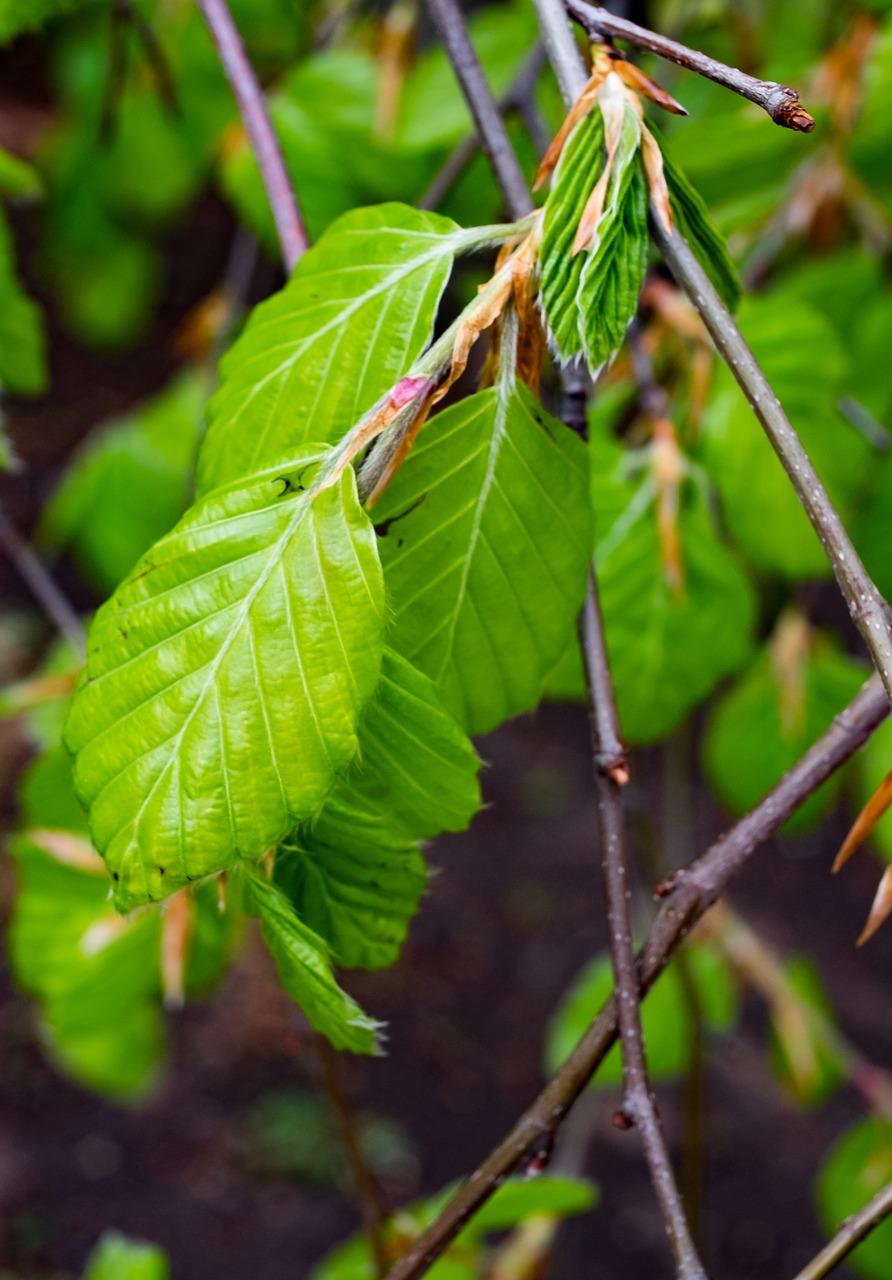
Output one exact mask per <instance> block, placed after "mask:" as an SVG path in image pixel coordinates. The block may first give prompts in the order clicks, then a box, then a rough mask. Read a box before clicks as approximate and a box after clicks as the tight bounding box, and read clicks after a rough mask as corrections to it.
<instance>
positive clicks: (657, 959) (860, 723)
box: [387, 676, 889, 1280]
mask: <svg viewBox="0 0 892 1280" xmlns="http://www.w3.org/2000/svg"><path fill="white" fill-rule="evenodd" d="M888 714H889V700H888V698H887V696H886V693H885V690H884V689H883V686H882V684H881V682H880V680H879V678H878V677H877V676H872V677H871V679H870V680H869V681H868V682H867V684H866V685H865V686H864V688H863V689H862V690H861V692H860V693H859V694H858V696H857V697H856V698H855V699H854V701H852V702H851V703H850V704H849V706H848V707H846V709H845V710H844V711H842V712H841V713H840V714H839V715H838V716H837V717H836V719H835V720H834V721H833V723H832V724H831V725H830V727H829V728H828V729H827V731H826V733H824V734H823V735H822V736H821V737H820V738H819V739H818V741H817V742H816V743H815V744H814V746H813V747H811V748H810V750H808V751H807V752H806V753H805V755H804V756H803V757H802V758H801V760H799V761H798V763H797V764H795V765H794V766H793V768H792V769H790V771H789V772H788V773H787V774H785V775H784V777H783V778H782V779H781V781H780V782H779V783H778V784H777V786H776V787H774V788H773V790H771V791H770V792H769V793H768V795H767V796H766V797H765V798H764V800H762V801H761V802H760V803H759V804H758V805H757V806H756V807H755V808H754V809H752V810H751V811H750V812H749V813H748V814H747V815H746V816H745V817H744V818H742V819H741V820H740V822H738V823H737V824H736V826H734V827H733V828H732V829H731V830H730V831H729V832H728V833H727V834H726V835H724V836H722V837H721V839H720V840H718V841H717V842H716V843H715V844H714V845H712V846H711V847H710V848H709V849H708V850H707V851H706V852H705V853H704V854H703V855H702V856H701V857H700V858H698V859H697V860H696V861H695V862H693V863H692V864H691V865H690V866H689V867H688V868H686V869H685V870H683V871H681V872H679V873H678V874H677V875H676V876H675V877H674V878H673V881H672V883H671V885H669V884H667V885H666V886H665V889H664V893H665V895H666V901H665V902H664V904H663V907H662V909H661V911H660V914H659V915H658V916H657V919H656V921H655V922H654V925H653V927H652V929H651V931H650V934H649V936H648V939H647V942H646V943H645V946H644V949H643V951H642V952H641V954H640V956H639V959H638V973H639V975H640V989H641V994H642V996H643V995H645V994H646V993H647V992H648V991H649V990H650V989H651V987H652V986H653V984H654V983H655V982H656V980H657V978H658V977H659V976H660V974H661V973H662V972H663V970H664V969H665V967H666V965H667V964H668V963H669V961H670V960H671V959H672V957H673V955H674V954H675V952H676V951H677V950H678V948H679V946H680V945H681V943H682V942H683V941H684V939H685V938H686V937H687V935H688V933H689V932H690V930H691V929H692V928H693V926H694V925H695V924H696V922H697V921H698V920H699V919H700V918H701V917H702V916H703V915H705V913H706V912H707V911H708V910H709V908H710V907H711V906H712V904H713V903H714V902H715V901H716V900H717V899H718V898H719V897H720V896H721V894H722V893H723V892H724V891H725V889H726V888H727V886H728V884H729V882H730V881H731V880H732V879H733V877H734V876H735V875H736V874H737V872H738V871H740V869H741V868H742V867H743V866H744V865H745V864H746V862H747V861H748V859H749V858H750V857H751V856H752V855H753V853H754V852H755V851H756V849H757V848H758V847H759V846H760V845H761V844H762V843H763V842H764V841H765V840H767V839H768V838H769V837H770V836H772V835H774V833H775V832H776V831H777V830H778V829H779V828H780V827H781V826H782V825H783V823H784V822H786V820H787V818H789V817H790V815H791V814H792V813H795V811H796V810H797V809H798V808H799V807H800V805H802V804H804V803H805V801H806V800H807V799H808V798H809V796H810V795H812V794H813V793H814V792H815V791H817V789H818V787H820V786H821V784H822V783H824V782H826V780H827V779H828V778H829V777H830V776H831V775H832V774H833V773H834V772H835V771H836V770H837V769H838V768H839V767H840V766H841V765H843V764H845V762H846V761H847V760H849V759H850V758H851V756H852V755H853V754H854V753H855V752H856V751H857V750H858V748H859V747H861V746H862V745H863V744H864V743H865V742H866V741H867V739H868V738H869V737H870V735H871V733H873V731H874V729H876V727H877V725H879V724H881V723H882V721H883V720H884V719H885V718H886V716H887V715H888ZM616 1036H617V1021H616V1001H615V998H614V997H611V999H610V1000H608V1001H607V1003H606V1004H605V1005H604V1007H603V1008H602V1009H601V1011H600V1013H599V1014H598V1016H597V1017H596V1018H595V1020H594V1022H593V1023H592V1025H591V1027H590V1028H589V1030H588V1031H587V1032H586V1034H585V1035H584V1036H583V1038H582V1040H580V1042H579V1044H578V1045H577V1046H576V1048H575V1049H574V1051H573V1053H572V1054H571V1055H570V1057H569V1058H568V1059H567V1061H566V1063H565V1064H564V1066H563V1067H562V1068H561V1070H560V1071H559V1072H558V1073H557V1075H556V1076H554V1078H553V1079H552V1080H551V1081H550V1082H549V1083H548V1084H547V1085H546V1087H545V1088H544V1089H543V1090H542V1092H541V1093H540V1094H539V1096H538V1098H536V1100H535V1101H534V1102H533V1103H532V1105H531V1106H530V1107H528V1108H527V1110H526V1111H525V1112H524V1113H523V1115H522V1116H521V1117H520V1119H519V1120H518V1121H517V1123H516V1124H515V1125H514V1127H513V1128H512V1129H511V1131H510V1132H509V1133H508V1134H507V1135H506V1137H505V1138H503V1139H502V1141H501V1142H500V1143H499V1144H498V1146H497V1147H495V1148H494V1149H493V1150H492V1151H491V1152H490V1154H489V1155H488V1156H487V1157H486V1159H485V1160H484V1161H483V1163H482V1164H481V1165H480V1166H479V1167H478V1168H477V1169H476V1170H475V1172H474V1173H472V1174H471V1176H470V1177H469V1178H468V1179H467V1180H466V1181H465V1182H464V1183H463V1184H462V1186H461V1187H460V1188H459V1189H458V1191H457V1192H456V1193H455V1195H454V1196H453V1197H452V1199H451V1200H450V1202H449V1203H448V1204H447V1205H446V1207H445V1208H444V1210H443V1211H442V1213H441V1214H440V1215H439V1217H438V1218H437V1219H436V1221H435V1222H433V1223H432V1224H431V1226H430V1227H428V1228H427V1230H426V1231H424V1232H423V1233H422V1235H420V1236H419V1237H418V1239H417V1240H416V1241H415V1242H414V1244H413V1245H412V1247H411V1249H409V1250H408V1252H407V1253H406V1254H404V1256H403V1257H402V1258H401V1259H400V1260H399V1262H397V1263H396V1265H395V1266H394V1267H392V1268H391V1270H390V1272H389V1274H388V1277H387V1280H417V1277H419V1276H421V1275H423V1274H424V1273H425V1271H426V1270H427V1269H428V1268H429V1267H430V1266H431V1264H432V1263H433V1262H434V1261H435V1260H436V1259H437V1258H438V1257H439V1256H440V1254H441V1253H442V1252H443V1250H444V1249H445V1248H446V1247H447V1246H448V1244H449V1243H450V1241H451V1240H453V1239H454V1238H455V1236H456V1235H457V1233H458V1232H459V1231H460V1230H461V1228H462V1227H463V1226H464V1225H465V1223H467V1222H468V1221H469V1220H470V1219H471V1218H472V1217H473V1216H474V1214H475V1213H476V1212H477V1211H478V1209H479V1208H480V1207H481V1205H483V1204H485V1203H486V1201H487V1200H488V1199H489V1198H490V1196H491V1195H492V1194H493V1193H494V1192H495V1191H496V1189H497V1188H498V1187H499V1185H500V1184H501V1182H502V1181H503V1179H504V1178H505V1177H507V1175H508V1174H509V1173H510V1172H511V1170H512V1169H513V1168H514V1167H515V1166H516V1165H517V1164H518V1163H519V1162H520V1161H522V1160H524V1159H526V1158H528V1157H529V1156H530V1155H531V1154H532V1153H534V1152H535V1151H537V1150H539V1149H541V1148H542V1146H543V1145H544V1144H547V1143H548V1142H549V1140H551V1139H553V1137H554V1135H555V1133H556V1132H557V1131H558V1129H559V1128H560V1125H561V1122H562V1121H563V1119H564V1117H565V1116H566V1114H567V1112H568V1111H569V1110H570V1108H571V1107H572V1106H573V1104H574V1102H575V1101H576V1099H577V1098H578V1097H579V1095H580V1094H581V1093H582V1091H583V1089H584V1088H585V1087H586V1085H587V1084H588V1082H589V1080H590V1079H591V1077H592V1075H593V1074H594V1072H595V1071H596V1070H597V1068H598V1067H599V1066H600V1064H601V1063H602V1062H603V1060H604V1058H605V1057H606V1055H607V1053H608V1052H609V1051H610V1049H611V1048H612V1047H613V1045H614V1044H615V1042H616ZM819 1274H820V1273H819ZM797 1280H815V1278H814V1277H808V1276H805V1277H798V1278H797Z"/></svg>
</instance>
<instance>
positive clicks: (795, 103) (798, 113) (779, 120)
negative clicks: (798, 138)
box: [773, 94, 815, 133]
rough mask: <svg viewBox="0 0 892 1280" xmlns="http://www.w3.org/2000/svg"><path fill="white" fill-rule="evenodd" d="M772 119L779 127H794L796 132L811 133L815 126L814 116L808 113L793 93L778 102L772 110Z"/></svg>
mask: <svg viewBox="0 0 892 1280" xmlns="http://www.w3.org/2000/svg"><path fill="white" fill-rule="evenodd" d="M773 119H774V123H775V124H779V125H780V126H781V128H783V129H795V131H796V132H797V133H811V131H812V129H813V128H814V127H815V118H814V116H810V115H809V114H808V112H807V111H806V109H805V107H804V106H803V105H802V103H801V102H800V101H799V98H798V97H796V96H795V94H794V96H793V97H791V98H787V99H785V100H784V101H783V102H781V103H780V105H779V106H778V107H777V108H776V110H775V111H774V115H773Z"/></svg>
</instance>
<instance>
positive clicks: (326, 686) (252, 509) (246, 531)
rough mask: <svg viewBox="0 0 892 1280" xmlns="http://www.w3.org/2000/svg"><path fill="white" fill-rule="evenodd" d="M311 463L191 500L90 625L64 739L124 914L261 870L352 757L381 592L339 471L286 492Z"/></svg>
mask: <svg viewBox="0 0 892 1280" xmlns="http://www.w3.org/2000/svg"><path fill="white" fill-rule="evenodd" d="M320 456H321V455H320V454H318V453H315V454H307V455H305V457H304V459H303V465H301V459H299V458H297V459H293V460H292V466H293V467H295V468H296V469H297V470H296V471H295V480H294V482H292V483H288V482H286V483H285V484H284V485H283V483H282V480H283V477H282V474H281V472H279V471H272V472H267V473H262V474H261V475H258V476H255V477H253V478H252V479H251V480H250V481H248V482H247V483H244V484H241V485H234V486H231V487H230V488H224V489H219V490H216V491H215V492H213V493H211V494H210V495H209V496H208V497H206V498H204V499H202V500H201V501H200V502H198V503H197V504H196V505H195V506H194V507H193V508H192V509H191V510H190V511H189V512H188V513H187V514H186V515H185V516H184V517H183V519H182V520H181V521H180V523H179V524H178V525H177V526H176V528H175V529H174V530H173V531H172V533H170V534H169V535H168V536H167V537H166V538H163V539H162V540H161V541H160V542H159V543H157V544H156V546H155V547H154V548H153V549H152V551H150V552H149V554H148V555H147V556H146V557H145V558H144V559H143V560H142V561H141V562H140V563H139V564H138V565H137V566H136V569H135V570H134V572H133V573H132V574H131V576H130V577H129V578H128V579H127V581H126V582H125V583H124V584H123V585H122V586H121V587H120V588H119V589H118V591H117V592H116V593H115V595H114V596H113V597H112V598H111V600H110V601H109V602H108V603H107V604H106V605H104V606H103V608H102V609H100V611H99V613H98V614H97V615H96V618H95V619H94V622H93V625H92V627H91V628H90V634H89V640H88V656H87V667H86V679H85V680H84V681H82V683H81V685H80V686H79V689H78V691H77V693H76V694H75V698H74V702H73V705H72V709H71V712H70V714H69V718H68V722H67V726H66V743H67V745H68V747H69V750H70V751H71V752H72V754H73V755H74V756H75V758H76V763H75V782H76V786H77V790H78V794H79V796H80V798H81V799H82V801H83V803H84V805H85V806H86V808H87V809H88V810H89V813H90V827H91V831H92V833H93V840H94V842H95V844H96V847H97V848H98V849H99V851H100V853H102V855H103V857H104V858H105V859H106V862H107V864H108V866H109V869H110V871H111V872H112V875H113V877H114V878H115V881H116V899H117V901H118V903H119V905H120V906H121V907H122V908H123V909H126V908H127V907H129V906H132V905H134V904H136V903H139V902H146V901H153V900H157V899H160V898H163V897H165V896H166V895H167V894H169V893H171V892H173V891H174V890H175V889H177V888H179V887H180V886H182V885H184V884H186V883H188V882H189V881H190V880H195V879H199V878H201V877H203V876H207V875H211V874H213V873H215V872H217V871H220V870H222V869H223V868H225V867H228V866H229V865H231V864H232V863H233V862H234V861H236V860H237V859H240V858H248V859H252V858H259V857H260V856H261V855H262V854H263V853H265V852H266V850H267V849H269V848H270V846H271V845H274V844H275V843H276V842H277V841H278V840H280V839H282V838H283V836H284V835H285V834H286V833H287V832H288V830H289V829H290V828H291V827H292V826H294V824H295V823H298V822H301V821H304V820H306V819H308V818H309V817H311V816H312V814H314V813H315V812H316V810H317V809H318V808H319V805H320V804H321V802H322V800H323V799H324V798H325V796H326V795H327V793H328V791H329V790H330V788H331V785H332V782H333V781H334V778H335V776H336V775H337V773H338V772H339V771H341V770H342V769H344V768H345V767H346V765H347V764H348V763H349V761H350V760H351V758H352V757H353V755H354V753H355V751H356V746H357V736H356V726H357V721H358V719H359V715H360V712H361V711H362V708H363V706H364V705H365V703H366V702H367V701H368V699H369V697H370V696H371V694H372V693H373V691H374V689H375V686H376V684H377V681H378V673H379V670H380V664H381V647H382V639H381V637H382V630H383V621H384V619H383V614H384V599H383V584H382V580H381V569H380V565H379V563H378V556H377V550H376V547H375V539H374V534H373V531H372V527H371V525H370V523H369V521H368V517H367V516H366V515H365V514H364V512H363V511H362V510H361V509H360V507H359V504H358V501H357V496H356V488H355V478H354V475H353V472H352V471H351V470H350V469H349V468H348V469H347V471H346V472H345V473H344V474H343V475H342V477H341V478H340V480H339V481H338V482H337V483H336V484H334V485H331V486H330V487H328V488H324V489H322V490H321V491H314V492H310V491H308V490H306V489H302V488H301V487H300V485H301V483H306V484H309V483H310V481H309V479H308V477H309V475H310V474H311V473H312V471H313V467H314V464H315V463H316V462H317V461H318V460H319V458H320ZM298 472H299V474H298ZM301 478H302V479H301ZM283 490H284V491H283Z"/></svg>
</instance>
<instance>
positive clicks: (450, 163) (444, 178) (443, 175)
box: [416, 42, 549, 209]
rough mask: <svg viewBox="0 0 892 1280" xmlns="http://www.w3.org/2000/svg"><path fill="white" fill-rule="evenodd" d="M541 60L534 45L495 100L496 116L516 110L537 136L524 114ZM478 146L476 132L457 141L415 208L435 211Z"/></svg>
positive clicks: (537, 140)
mask: <svg viewBox="0 0 892 1280" xmlns="http://www.w3.org/2000/svg"><path fill="white" fill-rule="evenodd" d="M544 59H545V50H544V48H543V47H542V45H541V44H540V43H538V42H537V43H536V44H535V45H533V48H532V49H531V50H530V52H529V53H528V55H527V57H526V59H525V60H524V62H523V64H522V66H521V68H520V70H519V71H518V73H517V76H516V77H515V79H514V81H513V82H512V84H511V85H510V86H509V88H508V91H507V92H506V93H504V94H502V96H501V98H499V100H498V109H499V113H500V115H506V114H507V113H508V112H510V111H517V112H518V114H520V115H521V116H522V117H523V119H524V123H525V124H526V126H527V129H528V131H529V132H530V133H533V132H534V130H535V133H536V134H537V135H538V134H540V133H541V131H540V130H539V128H538V124H537V122H536V121H535V120H534V119H532V118H530V119H528V118H527V117H526V115H525V114H524V113H525V112H526V108H527V105H528V101H527V100H528V98H529V96H530V94H531V92H532V89H533V88H534V86H535V84H536V81H537V80H538V78H539V75H540V73H541V71H542V64H543V62H544ZM542 141H543V139H542V137H541V136H536V137H534V138H533V142H534V144H535V145H536V147H537V148H538V147H539V145H540V143H542ZM548 141H549V140H548V138H545V139H544V145H543V148H542V149H543V150H544V148H545V147H547V146H548ZM479 146H480V134H479V133H478V132H477V130H476V129H475V130H474V132H473V133H469V134H468V136H467V137H466V138H462V140H461V142H458V143H456V145H455V146H454V147H453V149H452V150H451V151H450V153H449V155H448V156H447V157H446V159H445V160H444V161H443V165H442V167H441V168H440V169H439V171H438V172H437V173H435V174H434V176H433V178H432V179H431V181H430V183H429V184H428V186H427V188H426V189H425V191H424V193H423V194H422V196H421V198H420V199H419V200H418V201H417V202H416V208H418V209H436V208H437V206H438V205H439V204H440V203H441V202H442V200H443V199H444V197H445V196H446V193H447V192H448V191H449V189H450V187H451V186H452V184H453V183H454V182H455V181H456V179H457V178H458V176H459V174H460V173H461V172H462V170H463V169H464V168H465V165H467V164H468V162H469V161H470V160H471V158H472V156H473V155H474V152H475V151H476V150H477V148H478V147H479Z"/></svg>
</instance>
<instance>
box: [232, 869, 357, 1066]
mask: <svg viewBox="0 0 892 1280" xmlns="http://www.w3.org/2000/svg"><path fill="white" fill-rule="evenodd" d="M245 897H246V906H247V908H248V910H249V911H250V912H251V913H252V914H254V915H257V916H259V917H260V920H261V923H262V925H263V937H264V939H265V941H266V944H267V946H268V947H269V949H270V951H271V952H272V954H273V957H274V959H275V961H276V967H277V968H278V970H279V977H280V979H281V981H282V985H283V986H284V988H285V990H286V991H287V992H288V994H289V995H290V996H291V997H292V999H293V1000H294V1001H295V1002H296V1003H297V1004H298V1005H300V1007H301V1009H302V1010H303V1012H304V1014H305V1015H306V1018H307V1020H308V1021H309V1023H310V1025H311V1026H312V1027H313V1028H314V1030H316V1031H318V1032H320V1033H321V1034H322V1035H324V1036H326V1037H327V1038H328V1039H329V1040H330V1041H331V1043H332V1044H333V1045H334V1047H335V1048H336V1049H350V1050H352V1052H353V1053H376V1052H378V1049H379V1032H380V1030H381V1023H379V1022H376V1021H375V1020H374V1019H373V1018H370V1017H368V1016H367V1015H366V1014H364V1013H363V1012H362V1010H361V1009H360V1007H359V1005H358V1004H356V1002H355V1001H354V1000H352V999H351V997H350V996H348V995H347V993H346V992H345V991H342V990H341V988H340V987H339V986H338V984H337V982H336V981H335V978H334V974H333V973H332V970H331V962H330V959H329V954H328V948H327V947H326V945H325V943H324V942H323V940H322V939H321V938H320V937H319V936H318V935H317V934H315V933H314V932H313V930H312V929H309V928H308V927H307V926H306V925H305V924H304V923H303V922H302V921H301V920H300V919H299V918H298V916H297V914H296V913H295V910H294V907H293V906H292V905H291V903H290V902H289V901H288V899H287V898H286V897H285V894H284V893H283V892H282V890H281V889H279V888H277V887H276V885H274V884H272V883H271V882H270V881H269V880H266V879H264V877H263V876H262V875H260V874H258V873H256V872H248V874H247V875H246V877H245Z"/></svg>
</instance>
